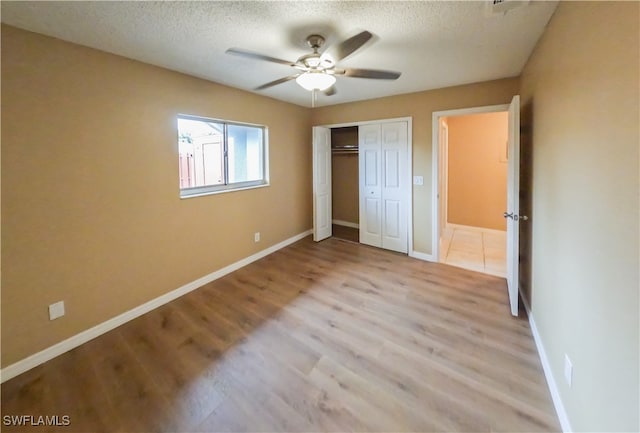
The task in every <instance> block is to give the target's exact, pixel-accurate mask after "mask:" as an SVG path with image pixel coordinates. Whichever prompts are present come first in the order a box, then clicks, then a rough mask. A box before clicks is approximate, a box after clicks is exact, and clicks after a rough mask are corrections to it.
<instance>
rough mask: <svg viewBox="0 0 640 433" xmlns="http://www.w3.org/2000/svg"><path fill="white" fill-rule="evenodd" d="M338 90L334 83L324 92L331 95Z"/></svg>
mask: <svg viewBox="0 0 640 433" xmlns="http://www.w3.org/2000/svg"><path fill="white" fill-rule="evenodd" d="M337 92H338V91H337V90H336V85H335V84H334V85H332V86H331V87H329V88H328V89H327V90H325V91H324V94H325V95H327V96H333V95H335V94H336V93H337Z"/></svg>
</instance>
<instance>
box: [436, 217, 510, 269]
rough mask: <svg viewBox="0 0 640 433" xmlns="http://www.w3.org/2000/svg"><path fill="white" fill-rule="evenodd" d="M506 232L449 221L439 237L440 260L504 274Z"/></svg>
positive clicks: (505, 264)
mask: <svg viewBox="0 0 640 433" xmlns="http://www.w3.org/2000/svg"><path fill="white" fill-rule="evenodd" d="M506 249H507V236H506V232H503V231H499V230H489V229H483V228H479V227H465V226H452V225H449V226H447V228H446V229H445V230H444V231H443V233H442V238H441V239H440V251H442V254H441V262H442V263H445V264H447V265H451V266H457V267H459V268H464V269H469V270H472V271H478V272H484V273H485V274H491V275H496V276H498V277H505V276H506V274H507V259H506V257H507V254H506Z"/></svg>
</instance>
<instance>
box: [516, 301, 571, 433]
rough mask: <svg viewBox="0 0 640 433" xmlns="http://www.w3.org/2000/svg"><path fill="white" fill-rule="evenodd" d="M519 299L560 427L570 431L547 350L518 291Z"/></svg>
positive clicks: (568, 432)
mask: <svg viewBox="0 0 640 433" xmlns="http://www.w3.org/2000/svg"><path fill="white" fill-rule="evenodd" d="M520 299H522V303H523V304H524V308H525V309H526V310H527V316H528V317H529V326H530V327H531V333H532V334H533V340H534V341H535V343H536V348H537V349H538V356H539V357H540V362H541V363H542V369H543V370H544V376H545V378H546V379H547V386H548V387H549V392H550V393H551V400H552V401H553V406H554V407H555V409H556V414H557V415H558V419H559V420H560V427H561V428H562V431H563V432H565V433H571V432H572V431H573V430H572V429H571V423H570V422H569V416H568V415H567V411H566V410H565V409H564V404H562V399H561V398H560V391H559V390H558V384H557V383H556V380H555V378H554V377H553V372H552V371H551V364H549V358H547V352H546V351H545V350H544V345H543V344H542V339H541V338H540V334H539V333H538V328H537V326H536V321H535V319H534V318H533V314H531V309H530V308H529V303H528V302H527V301H526V300H525V297H524V296H522V293H520Z"/></svg>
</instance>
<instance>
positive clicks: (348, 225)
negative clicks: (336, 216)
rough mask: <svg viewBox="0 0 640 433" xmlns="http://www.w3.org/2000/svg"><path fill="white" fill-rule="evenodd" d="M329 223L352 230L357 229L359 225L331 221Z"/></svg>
mask: <svg viewBox="0 0 640 433" xmlns="http://www.w3.org/2000/svg"><path fill="white" fill-rule="evenodd" d="M331 223H332V224H335V225H337V226H344V227H351V228H354V229H359V228H360V224H356V223H350V222H349V221H343V220H331Z"/></svg>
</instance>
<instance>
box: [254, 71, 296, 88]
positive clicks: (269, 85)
mask: <svg viewBox="0 0 640 433" xmlns="http://www.w3.org/2000/svg"><path fill="white" fill-rule="evenodd" d="M299 75H300V74H295V75H290V76H288V77H284V78H280V79H278V80H274V81H271V82H269V83H266V84H263V85H262V86H259V87H256V88H255V89H254V90H264V89H267V88H269V87H273V86H277V85H278V84H282V83H286V82H287V81H291V80H295V79H296V78H298V76H299Z"/></svg>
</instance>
